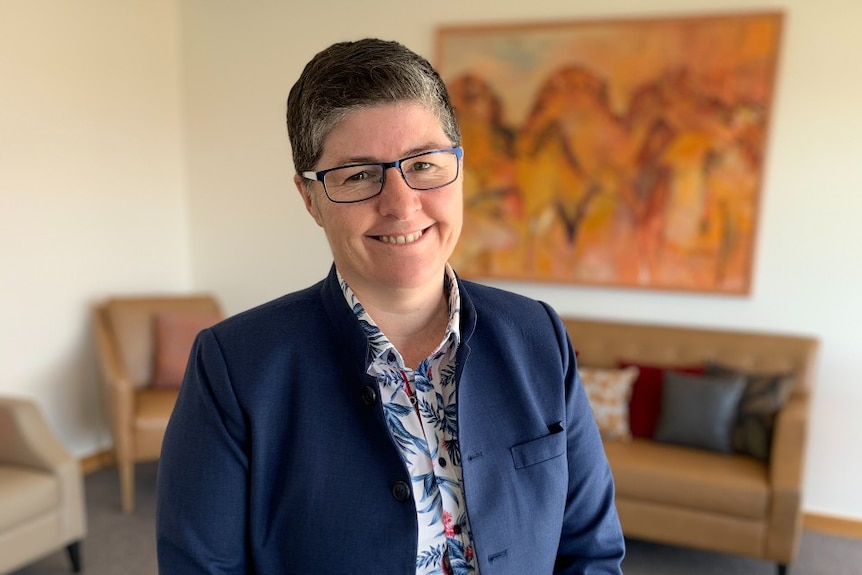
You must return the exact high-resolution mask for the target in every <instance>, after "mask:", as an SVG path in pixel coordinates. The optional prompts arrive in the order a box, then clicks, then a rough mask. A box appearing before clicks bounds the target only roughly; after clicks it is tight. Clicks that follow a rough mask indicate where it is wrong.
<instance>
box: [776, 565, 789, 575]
mask: <svg viewBox="0 0 862 575" xmlns="http://www.w3.org/2000/svg"><path fill="white" fill-rule="evenodd" d="M778 575H787V565H782V564H781V563H779V564H778Z"/></svg>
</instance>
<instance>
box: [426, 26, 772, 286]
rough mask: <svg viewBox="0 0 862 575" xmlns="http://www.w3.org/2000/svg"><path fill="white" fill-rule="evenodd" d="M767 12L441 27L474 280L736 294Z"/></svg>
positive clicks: (439, 53) (766, 101)
mask: <svg viewBox="0 0 862 575" xmlns="http://www.w3.org/2000/svg"><path fill="white" fill-rule="evenodd" d="M783 22H784V14H783V12H781V11H759V12H735V13H728V14H705V15H672V16H652V17H641V18H609V19H585V20H571V21H563V22H529V23H494V24H470V25H444V26H440V27H438V28H437V32H436V57H435V67H436V68H437V70H438V71H439V73H440V75H441V77H442V78H443V80H444V82H445V83H446V85H447V89H448V90H449V94H450V98H451V100H452V103H453V106H454V108H455V113H456V116H457V118H458V121H459V124H460V126H461V130H462V138H463V146H464V150H465V157H464V205H465V209H464V227H463V231H462V235H461V239H460V240H459V243H458V246H457V248H456V250H455V253H454V254H453V257H452V263H453V266H454V267H455V269H456V270H457V271H458V273H459V274H460V275H462V276H463V277H465V278H471V279H504V280H515V281H528V282H551V283H565V284H573V285H584V286H601V287H618V288H637V289H654V290H671V291H690V292H701V293H709V294H727V295H748V294H750V293H751V287H752V275H753V273H754V255H755V254H754V252H755V245H756V239H757V229H758V221H759V215H760V214H759V212H760V202H761V195H762V190H761V189H762V183H763V172H764V167H765V157H766V152H767V143H768V142H767V140H768V134H769V125H770V118H771V112H772V108H773V100H774V92H775V84H776V76H777V70H778V61H779V55H780V48H781V37H782V29H783Z"/></svg>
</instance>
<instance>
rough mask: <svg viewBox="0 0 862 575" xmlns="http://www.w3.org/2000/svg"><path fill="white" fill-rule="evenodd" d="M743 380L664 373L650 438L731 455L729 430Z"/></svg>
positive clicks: (728, 377) (731, 426)
mask: <svg viewBox="0 0 862 575" xmlns="http://www.w3.org/2000/svg"><path fill="white" fill-rule="evenodd" d="M744 389H745V378H744V377H743V376H742V375H738V374H734V375H729V376H706V375H691V374H686V373H680V372H676V371H666V372H665V373H664V383H663V386H662V404H661V415H660V416H659V421H658V426H657V427H656V432H655V436H654V439H655V440H656V441H663V442H666V443H676V444H680V445H687V446H690V447H699V448H703V449H711V450H714V451H720V452H722V453H732V452H733V444H732V430H733V425H734V423H735V422H736V411H737V407H738V406H739V399H740V398H741V397H742V392H743V390H744Z"/></svg>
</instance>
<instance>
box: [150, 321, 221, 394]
mask: <svg viewBox="0 0 862 575" xmlns="http://www.w3.org/2000/svg"><path fill="white" fill-rule="evenodd" d="M220 319H221V316H219V315H218V314H213V313H204V312H164V313H159V314H156V315H155V316H154V317H153V333H154V336H155V341H154V358H153V387H179V386H180V384H182V382H183V376H184V375H185V372H186V364H187V363H188V360H189V354H190V353H191V350H192V344H193V343H194V341H195V337H196V336H197V334H198V333H199V332H200V331H201V330H203V329H206V328H208V327H210V326H212V325H213V324H215V323H216V322H218V321H219V320H220Z"/></svg>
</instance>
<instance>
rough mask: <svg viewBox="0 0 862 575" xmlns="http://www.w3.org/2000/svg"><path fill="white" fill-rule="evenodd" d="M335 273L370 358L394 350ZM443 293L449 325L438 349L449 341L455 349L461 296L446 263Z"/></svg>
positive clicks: (452, 271)
mask: <svg viewBox="0 0 862 575" xmlns="http://www.w3.org/2000/svg"><path fill="white" fill-rule="evenodd" d="M335 273H336V276H337V278H338V285H340V286H341V291H342V293H343V294H344V299H345V300H346V301H347V305H348V306H350V309H352V310H353V315H354V316H356V319H357V320H359V322H360V324H361V325H362V328H363V330H364V332H365V335H366V336H367V337H368V342H369V344H370V345H371V349H370V352H371V358H372V359H376V358H378V357H380V356H381V355H382V354H383V353H385V352H387V351H389V350H394V349H395V347H394V346H393V345H392V343H391V342H390V341H389V339H388V338H387V337H386V336H385V335H383V332H381V331H380V328H379V327H377V324H376V323H374V320H373V319H372V318H371V316H370V315H369V314H368V312H367V311H365V308H364V307H363V306H362V304H361V303H360V302H359V299H358V298H357V297H356V294H355V293H354V292H353V290H352V289H350V286H349V285H348V284H347V281H346V280H345V279H344V278H343V277H342V276H341V272H339V271H338V269H337V268H336V270H335ZM443 291H444V293H446V294H447V306H448V308H449V323H448V324H447V326H446V333H445V334H444V335H443V339H442V341H441V343H440V346H438V349H440V348H442V347H444V346H445V345H446V343H447V342H448V341H450V340H451V344H452V345H454V346H455V347H457V346H458V344H459V343H460V341H461V294H460V291H459V289H458V280H457V278H456V276H455V270H453V269H452V266H450V265H449V264H448V263H447V264H446V267H445V269H444V274H443Z"/></svg>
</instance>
